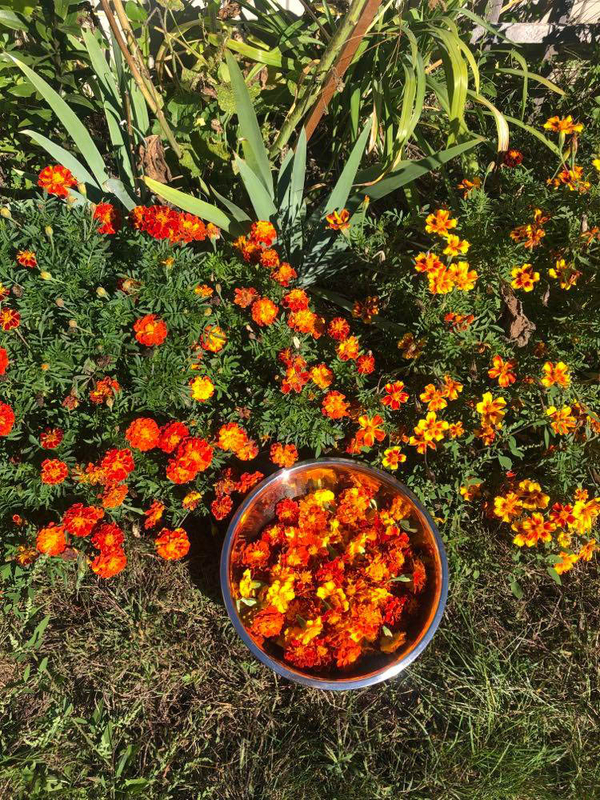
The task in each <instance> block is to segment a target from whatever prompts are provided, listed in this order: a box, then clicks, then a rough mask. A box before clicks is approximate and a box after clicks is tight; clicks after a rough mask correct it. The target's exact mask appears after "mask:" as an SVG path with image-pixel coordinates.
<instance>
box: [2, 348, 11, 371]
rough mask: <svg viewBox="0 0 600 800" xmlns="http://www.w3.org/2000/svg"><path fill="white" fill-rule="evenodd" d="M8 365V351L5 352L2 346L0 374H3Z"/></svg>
mask: <svg viewBox="0 0 600 800" xmlns="http://www.w3.org/2000/svg"><path fill="white" fill-rule="evenodd" d="M8 365H9V360H8V353H7V352H6V350H5V348H4V347H0V375H4V373H5V372H6V370H7V369H8Z"/></svg>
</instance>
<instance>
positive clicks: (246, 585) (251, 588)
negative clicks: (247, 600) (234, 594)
mask: <svg viewBox="0 0 600 800" xmlns="http://www.w3.org/2000/svg"><path fill="white" fill-rule="evenodd" d="M259 586H260V581H255V580H253V579H252V573H251V572H250V570H249V569H245V570H244V574H243V575H242V579H241V581H240V595H241V596H242V597H254V595H255V594H256V590H257V589H258V587H259Z"/></svg>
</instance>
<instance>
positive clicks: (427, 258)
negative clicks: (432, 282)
mask: <svg viewBox="0 0 600 800" xmlns="http://www.w3.org/2000/svg"><path fill="white" fill-rule="evenodd" d="M443 266H444V264H443V263H442V262H441V261H440V260H439V258H438V257H437V256H436V255H435V253H419V255H418V256H417V257H416V258H415V269H416V271H417V272H427V273H430V274H433V273H435V272H437V271H438V270H440V269H442V267H443Z"/></svg>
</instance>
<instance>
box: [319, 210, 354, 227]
mask: <svg viewBox="0 0 600 800" xmlns="http://www.w3.org/2000/svg"><path fill="white" fill-rule="evenodd" d="M325 220H326V222H327V227H328V228H330V229H331V230H332V231H346V230H348V228H349V227H350V212H349V211H348V209H347V208H343V209H342V210H341V211H332V212H331V214H327V216H326V217H325Z"/></svg>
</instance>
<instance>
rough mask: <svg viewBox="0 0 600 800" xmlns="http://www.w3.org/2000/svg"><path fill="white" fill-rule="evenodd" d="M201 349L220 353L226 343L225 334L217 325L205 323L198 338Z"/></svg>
mask: <svg viewBox="0 0 600 800" xmlns="http://www.w3.org/2000/svg"><path fill="white" fill-rule="evenodd" d="M200 344H201V345H202V349H203V350H208V351H209V352H210V353H220V352H221V350H222V349H223V348H224V347H225V345H226V344H227V334H226V333H225V331H224V330H223V328H221V327H220V326H219V325H207V326H206V328H204V331H203V333H202V338H201V340H200Z"/></svg>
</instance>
